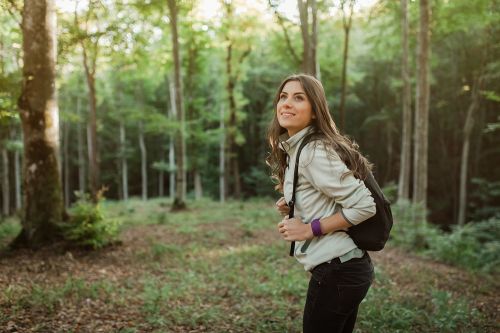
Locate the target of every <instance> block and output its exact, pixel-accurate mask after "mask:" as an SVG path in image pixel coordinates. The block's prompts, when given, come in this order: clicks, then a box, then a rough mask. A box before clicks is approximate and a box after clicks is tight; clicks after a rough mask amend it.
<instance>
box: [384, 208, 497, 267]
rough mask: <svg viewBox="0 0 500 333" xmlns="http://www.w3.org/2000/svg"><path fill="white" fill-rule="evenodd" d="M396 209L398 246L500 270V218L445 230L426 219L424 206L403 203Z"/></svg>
mask: <svg viewBox="0 0 500 333" xmlns="http://www.w3.org/2000/svg"><path fill="white" fill-rule="evenodd" d="M392 209H393V213H394V218H395V224H394V227H393V230H392V232H391V242H393V243H395V244H396V245H398V246H402V247H404V248H407V249H409V250H412V251H417V252H420V253H423V254H424V255H426V256H429V257H432V258H434V259H437V260H441V261H444V262H447V263H450V264H453V265H458V266H463V267H465V268H468V269H472V270H480V271H485V272H492V271H497V270H499V268H498V267H500V219H498V218H490V219H489V220H486V221H480V222H471V223H468V224H465V225H464V226H454V227H453V228H452V231H451V232H444V231H442V230H441V229H439V228H438V227H437V226H435V225H432V224H430V223H428V222H427V221H426V217H425V210H424V209H423V208H421V207H418V206H415V205H411V204H410V203H408V202H406V203H405V202H403V203H398V204H396V205H393V206H392Z"/></svg>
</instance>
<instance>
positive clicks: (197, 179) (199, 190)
mask: <svg viewBox="0 0 500 333" xmlns="http://www.w3.org/2000/svg"><path fill="white" fill-rule="evenodd" d="M194 197H195V199H196V200H200V199H201V198H202V197H203V186H202V182H201V173H200V171H199V170H195V171H194Z"/></svg>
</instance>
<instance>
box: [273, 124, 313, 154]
mask: <svg viewBox="0 0 500 333" xmlns="http://www.w3.org/2000/svg"><path fill="white" fill-rule="evenodd" d="M312 130H313V127H312V126H307V127H304V128H303V129H301V130H300V131H298V132H297V133H295V134H294V135H292V136H291V137H290V136H288V133H287V132H285V133H283V134H281V135H280V137H279V140H280V148H281V149H283V150H284V151H285V152H286V153H288V152H289V151H290V150H291V149H292V148H293V147H295V145H297V143H298V142H299V141H300V140H302V139H303V138H304V136H306V135H307V134H309V133H310V132H311V131H312Z"/></svg>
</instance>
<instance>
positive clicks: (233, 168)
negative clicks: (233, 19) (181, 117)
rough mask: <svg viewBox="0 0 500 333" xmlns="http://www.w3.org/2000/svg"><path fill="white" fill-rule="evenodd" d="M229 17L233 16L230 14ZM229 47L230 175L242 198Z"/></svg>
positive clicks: (229, 47) (234, 192) (230, 46)
mask: <svg viewBox="0 0 500 333" xmlns="http://www.w3.org/2000/svg"><path fill="white" fill-rule="evenodd" d="M228 15H231V13H230V14H228ZM228 42H229V43H228V46H227V50H226V52H227V53H226V73H227V85H226V91H227V96H228V105H229V122H228V140H227V141H228V142H227V149H228V155H229V156H228V159H229V161H228V162H229V163H228V164H229V170H228V171H229V173H230V175H231V178H232V180H233V182H232V183H233V196H234V197H235V198H237V199H238V198H240V197H241V180H240V174H239V173H240V172H239V165H238V153H237V145H236V132H237V130H238V124H237V118H236V99H235V97H234V89H235V84H236V83H235V79H234V73H233V67H232V61H233V48H232V44H231V41H230V40H228Z"/></svg>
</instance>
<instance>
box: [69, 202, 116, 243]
mask: <svg viewBox="0 0 500 333" xmlns="http://www.w3.org/2000/svg"><path fill="white" fill-rule="evenodd" d="M78 197H79V199H78V201H77V202H76V203H75V204H74V205H73V206H72V207H71V209H70V211H69V214H70V220H69V222H68V223H64V224H61V227H62V230H63V234H64V237H65V238H66V239H67V240H70V241H74V242H75V243H76V244H77V245H81V246H89V247H91V248H93V249H98V248H101V247H103V246H106V245H108V244H110V243H111V242H113V241H114V240H115V239H116V238H117V236H118V233H119V227H120V222H119V220H116V219H107V218H105V216H104V214H103V212H102V209H101V205H100V202H101V201H102V197H101V196H99V199H98V202H97V203H94V202H92V200H91V199H90V196H89V195H88V194H78Z"/></svg>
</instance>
